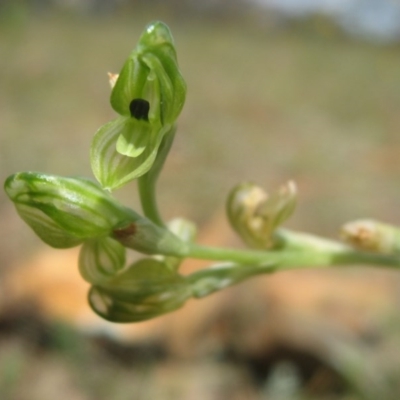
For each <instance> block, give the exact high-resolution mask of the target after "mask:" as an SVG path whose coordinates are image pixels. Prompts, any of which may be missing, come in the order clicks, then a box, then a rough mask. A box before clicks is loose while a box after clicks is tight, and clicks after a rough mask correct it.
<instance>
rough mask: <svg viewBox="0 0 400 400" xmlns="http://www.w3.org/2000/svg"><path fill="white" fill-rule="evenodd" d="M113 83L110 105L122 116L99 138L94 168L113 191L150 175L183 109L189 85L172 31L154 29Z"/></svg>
mask: <svg viewBox="0 0 400 400" xmlns="http://www.w3.org/2000/svg"><path fill="white" fill-rule="evenodd" d="M110 82H111V84H112V87H113V88H112V92H111V99H110V101H111V105H112V107H113V109H114V110H115V111H116V112H117V113H118V114H119V117H117V118H116V119H114V120H113V121H111V122H109V123H107V124H105V125H104V126H102V127H101V128H100V129H99V130H98V131H97V133H96V134H95V137H94V139H93V143H92V146H91V163H92V169H93V173H94V175H95V176H96V178H97V179H98V180H99V182H100V183H101V184H102V186H103V187H104V188H107V189H108V190H113V189H116V188H119V187H121V186H123V185H124V184H126V183H127V182H129V181H131V180H133V179H136V178H138V177H140V176H142V175H143V174H145V173H146V172H148V171H149V169H150V168H151V167H152V165H153V163H154V161H155V159H156V157H157V152H158V149H159V147H160V144H161V141H162V140H163V138H164V136H165V135H167V134H168V133H169V132H171V131H172V130H173V126H174V123H175V121H176V119H177V117H178V115H179V113H180V112H181V110H182V107H183V104H184V101H185V96H186V84H185V81H184V80H183V78H182V75H181V73H180V71H179V68H178V63H177V57H176V52H175V48H174V43H173V38H172V35H171V33H170V31H169V29H168V27H167V26H166V25H165V24H163V23H162V22H153V23H151V24H149V25H148V26H147V27H146V29H145V31H144V32H143V34H142V36H141V37H140V39H139V43H138V45H137V47H136V49H135V50H134V51H133V52H132V53H131V55H130V56H129V57H128V59H127V61H126V62H125V64H124V66H123V67H122V70H121V72H120V74H119V75H118V77H116V76H115V75H110Z"/></svg>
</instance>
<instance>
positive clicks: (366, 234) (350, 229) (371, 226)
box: [340, 219, 400, 255]
mask: <svg viewBox="0 0 400 400" xmlns="http://www.w3.org/2000/svg"><path fill="white" fill-rule="evenodd" d="M340 233H341V235H340V236H341V238H342V239H343V240H344V241H345V242H346V243H348V244H350V245H351V246H354V247H356V248H358V249H361V250H365V251H372V252H376V253H381V254H391V255H399V254H400V229H399V228H398V227H395V226H392V225H388V224H384V223H382V222H379V221H374V220H368V219H365V220H358V221H352V222H348V223H347V224H345V225H344V226H343V227H342V229H341V232H340Z"/></svg>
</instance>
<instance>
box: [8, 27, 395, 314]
mask: <svg viewBox="0 0 400 400" xmlns="http://www.w3.org/2000/svg"><path fill="white" fill-rule="evenodd" d="M110 83H111V86H112V92H111V105H112V107H113V109H114V110H115V111H116V112H117V113H118V116H117V118H115V119H114V120H112V121H111V122H108V123H107V124H105V125H104V126H102V127H101V128H100V129H99V130H98V131H97V133H96V134H95V136H94V139H93V142H92V146H91V152H90V156H91V164H92V169H93V172H94V175H95V177H96V178H97V180H98V182H99V184H98V183H95V182H93V181H91V180H89V179H87V178H71V177H69V178H65V177H59V176H53V175H47V174H43V173H36V172H21V173H17V174H14V175H12V176H10V177H9V178H8V179H7V180H6V182H5V190H6V192H7V194H8V196H9V197H10V199H11V200H12V201H13V202H14V204H15V206H16V209H17V212H18V213H19V215H20V216H21V218H22V219H23V220H24V221H25V222H26V223H27V224H28V225H29V226H30V227H31V228H32V229H33V230H34V231H35V232H36V234H37V235H38V236H39V237H40V238H41V239H42V240H43V241H44V242H46V243H47V244H49V245H51V246H53V247H57V248H67V247H73V246H77V245H82V248H81V253H80V257H79V270H80V273H81V275H82V277H83V279H85V280H87V281H88V282H89V283H90V284H91V285H92V286H91V289H90V292H89V303H90V305H91V307H92V308H93V310H94V311H95V312H96V313H98V314H99V315H101V316H102V317H103V318H105V319H108V320H110V321H114V322H134V321H142V320H145V319H149V318H153V317H156V316H158V315H161V314H164V313H167V312H170V311H173V310H176V309H178V308H179V307H181V306H182V305H183V304H184V303H185V301H186V300H187V299H188V298H190V297H196V298H201V297H204V296H207V295H209V294H211V293H213V292H215V291H218V290H222V289H224V288H226V287H228V286H231V285H234V284H236V283H239V282H241V281H243V280H245V279H247V278H249V277H252V276H255V275H258V274H264V273H272V272H278V271H282V270H285V269H294V268H302V267H313V268H323V267H329V266H333V265H348V264H368V265H376V266H379V265H381V266H386V267H394V268H398V267H400V258H399V256H398V253H399V239H398V238H399V231H398V229H397V228H395V227H392V226H389V225H385V224H382V223H379V222H375V221H356V222H352V223H350V224H347V225H345V226H344V228H343V232H342V237H343V238H344V239H345V242H346V243H340V242H336V241H332V240H327V239H323V238H320V237H317V236H313V235H309V234H306V233H297V232H293V231H290V230H287V229H284V228H281V225H282V224H283V222H285V220H287V218H289V217H290V215H291V214H292V212H293V211H294V208H295V203H296V197H297V189H296V186H295V184H294V183H293V182H289V183H287V184H285V185H283V187H282V188H281V189H280V190H278V191H277V192H276V193H274V194H272V195H268V194H267V193H265V192H264V191H263V189H261V188H260V187H258V186H256V185H254V184H251V183H245V184H240V185H238V186H237V187H236V188H234V189H233V190H232V192H231V193H230V194H229V196H228V201H227V214H228V218H229V221H230V223H231V225H232V227H233V228H234V230H235V231H236V232H237V233H238V234H239V236H240V237H241V238H242V239H243V241H244V242H245V244H246V245H247V246H248V247H249V248H250V249H248V250H239V249H229V248H215V247H205V246H200V245H198V244H196V243H195V236H196V227H195V225H194V224H193V223H192V222H190V221H187V220H184V219H182V218H179V219H175V220H173V221H171V222H169V223H168V224H167V223H166V222H164V220H163V218H162V216H161V215H160V212H159V210H158V207H157V197H156V183H157V178H158V176H159V174H160V172H161V170H162V168H163V164H164V162H165V160H166V157H167V156H168V152H169V150H170V148H171V145H172V143H173V139H174V135H175V132H176V120H177V118H178V116H179V114H180V112H181V110H182V107H183V105H184V101H185V94H186V85H185V82H184V80H183V78H182V76H181V74H180V71H179V68H178V63H177V56H176V51H175V47H174V43H173V39H172V36H171V34H170V31H169V29H168V28H167V26H166V25H164V24H163V23H161V22H154V23H151V24H149V25H148V26H147V27H146V29H145V31H144V32H143V34H142V36H141V38H140V40H139V43H138V45H137V47H136V48H135V50H134V51H133V52H132V53H131V54H130V56H129V57H128V59H127V61H126V62H125V64H124V66H123V67H122V70H121V72H120V74H119V75H113V74H110ZM133 180H137V182H138V190H139V195H140V200H141V204H142V209H143V215H140V214H138V213H137V212H135V211H134V210H132V209H130V208H128V207H126V206H124V205H122V204H120V203H119V202H118V201H117V200H116V199H115V198H114V197H113V196H112V195H111V191H112V190H114V189H117V188H120V187H122V186H124V185H126V184H128V183H130V182H131V181H133ZM127 248H129V249H134V250H136V251H138V252H141V253H143V254H145V255H147V256H146V257H145V258H143V259H141V260H139V261H137V262H135V263H133V264H131V265H127V262H126V249H127ZM186 258H201V259H207V260H210V261H214V262H215V261H217V262H222V263H221V264H215V265H212V266H210V267H209V268H206V269H204V270H201V271H198V272H196V273H193V274H191V275H187V276H184V275H182V274H180V273H179V267H180V265H181V263H182V261H183V260H184V259H186Z"/></svg>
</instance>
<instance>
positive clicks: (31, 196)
mask: <svg viewBox="0 0 400 400" xmlns="http://www.w3.org/2000/svg"><path fill="white" fill-rule="evenodd" d="M4 187H5V191H6V193H7V194H8V196H9V197H10V199H11V200H12V201H13V202H14V205H15V207H16V209H17V212H18V213H19V215H20V216H21V218H22V219H23V220H24V221H25V222H26V223H27V224H28V225H29V226H30V227H31V228H32V229H33V230H34V231H35V233H36V234H37V235H38V236H39V237H40V238H41V239H42V240H43V241H44V242H45V243H47V244H49V245H50V246H53V247H57V248H67V247H73V246H76V245H78V244H80V243H82V242H83V241H84V240H86V239H89V238H94V237H99V236H105V235H108V234H109V233H110V232H111V231H112V230H113V228H114V227H115V226H119V225H120V224H121V223H124V222H125V221H127V220H128V221H129V220H131V219H132V217H131V213H130V211H129V210H127V209H126V208H124V207H122V206H120V205H119V204H118V203H117V202H116V201H115V200H114V199H113V198H112V197H111V196H110V195H109V194H108V193H107V192H105V191H104V190H102V189H101V188H100V187H99V186H98V185H97V184H95V183H94V182H92V181H90V180H88V179H84V178H64V177H59V176H55V175H46V174H42V173H36V172H21V173H17V174H15V175H12V176H10V177H9V178H8V179H7V180H6V182H5V185H4Z"/></svg>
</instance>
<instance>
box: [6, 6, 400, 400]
mask: <svg viewBox="0 0 400 400" xmlns="http://www.w3.org/2000/svg"><path fill="white" fill-rule="evenodd" d="M0 10H1V11H0V178H1V179H0V180H1V181H4V179H5V178H6V177H7V176H8V175H10V174H12V173H14V172H16V171H21V170H38V171H44V172H48V173H55V174H62V175H88V176H91V170H90V164H89V159H88V151H89V146H90V141H91V138H92V136H93V134H94V132H95V131H96V129H97V128H98V127H99V126H101V125H102V124H103V123H105V122H107V121H108V120H110V119H111V118H113V116H114V113H113V111H112V110H111V107H110V105H109V103H108V96H109V91H110V88H109V85H108V82H107V75H106V72H108V71H112V72H117V71H118V70H119V69H120V67H121V65H122V63H123V61H124V59H125V57H126V56H127V54H128V53H129V51H130V50H131V49H132V48H133V46H134V45H135V43H136V40H137V38H138V36H139V34H140V32H141V30H142V29H143V27H144V26H145V24H146V23H147V22H149V21H150V20H153V19H162V20H164V21H165V22H166V23H168V24H169V26H170V27H171V29H172V31H173V34H174V37H175V41H176V46H177V50H178V57H179V62H180V66H181V69H182V72H183V74H184V76H185V79H186V81H187V84H188V96H187V102H186V105H185V108H184V110H183V112H182V115H181V116H180V119H179V131H178V135H177V138H176V142H175V143H174V147H173V149H172V152H171V155H170V158H169V159H168V162H167V164H166V167H165V169H164V171H163V173H162V176H161V179H160V183H159V198H160V202H161V206H162V210H163V213H164V215H165V216H166V217H167V218H172V217H174V216H177V215H182V216H185V217H187V218H190V219H193V220H194V221H195V222H196V223H197V224H198V225H199V227H200V240H201V241H203V242H204V243H205V242H207V243H209V244H215V245H225V246H226V245H240V244H239V243H238V241H237V239H235V237H234V236H233V235H232V234H231V233H230V232H229V229H228V227H227V224H226V222H225V220H224V218H223V214H224V210H223V208H224V202H225V197H226V195H227V193H228V191H229V189H230V188H231V187H232V186H234V185H235V184H236V183H238V182H240V181H243V180H252V181H254V182H257V183H259V184H261V185H263V186H264V187H265V188H266V189H273V188H274V187H276V186H277V185H279V184H281V183H283V182H285V181H287V180H288V179H294V180H295V181H296V182H297V184H298V187H299V191H300V194H299V203H298V208H297V211H296V213H295V215H294V216H293V217H292V218H291V220H290V221H289V223H288V226H289V227H291V228H293V229H297V230H303V231H308V232H312V233H317V234H320V235H325V236H328V237H336V236H337V232H338V231H339V227H340V226H341V225H342V224H343V223H344V222H347V221H348V220H350V219H356V218H360V217H373V218H375V219H380V220H383V221H387V222H391V223H394V224H398V223H399V222H400V208H399V207H398V204H399V200H400V183H398V176H399V172H400V160H399V158H400V157H399V155H400V135H399V132H400V113H399V109H400V72H399V71H400V69H399V66H400V48H399V46H398V45H395V44H391V45H386V46H376V45H373V44H368V43H365V42H362V41H359V40H354V39H349V38H346V37H345V36H344V35H343V34H342V33H341V32H340V31H339V30H338V29H337V28H336V27H335V26H334V25H333V24H331V23H330V22H329V21H327V20H326V19H324V18H319V17H315V18H310V19H309V20H308V21H302V22H299V23H294V22H292V23H291V24H287V23H285V24H282V23H281V21H280V20H279V19H277V20H276V19H274V18H272V17H271V16H269V15H268V14H265V15H264V14H263V15H260V14H259V13H257V12H253V11H251V10H249V11H248V12H245V13H241V14H240V15H230V17H229V18H228V17H227V16H225V15H223V14H222V13H219V14H215V15H213V16H210V15H206V14H203V13H199V12H196V11H192V12H191V13H186V14H183V13H182V10H180V9H179V8H175V7H173V6H168V4H167V3H165V4H164V5H163V4H161V3H157V5H156V6H154V7H153V8H150V7H145V6H144V3H143V2H138V6H137V7H126V8H125V9H124V12H119V13H118V12H117V13H115V14H112V15H107V14H104V15H97V16H93V15H85V14H80V15H77V14H73V13H69V12H64V13H54V12H48V11H42V12H41V13H31V12H30V11H27V10H26V9H24V8H20V9H19V8H18V7H16V8H12V9H8V10H7V12H6V11H5V9H0ZM117 196H118V197H119V198H120V199H121V201H124V202H125V203H126V204H128V205H131V206H132V207H135V208H138V200H137V196H136V189H135V186H134V185H129V186H128V187H127V188H124V189H122V190H121V191H119V192H117ZM0 218H1V224H0V230H1V237H2V240H1V241H0V281H1V291H2V293H1V294H2V304H1V309H0V312H1V314H0V394H1V395H0V398H1V399H7V400H36V399H41V400H47V399H53V398H57V399H60V400H63V399H73V400H81V399H83V400H86V399H88V400H91V399H96V400H97V399H100V400H101V399H114V400H119V399H121V400H122V399H157V400H158V399H161V400H163V399H188V400H191V399H193V400H195V399H196V400H197V399H206V400H207V399H212V400H214V399H215V400H220V399H233V400H235V399H262V400H266V399H269V400H279V399H285V400H292V399H327V400H328V399H335V400H336V399H341V400H353V399H360V398H361V399H364V398H367V399H385V400H391V399H393V400H394V399H398V398H399V396H400V385H399V383H398V382H399V380H400V379H399V378H400V363H399V361H398V360H399V359H400V350H399V349H400V318H399V316H398V310H399V305H400V299H399V293H400V273H397V272H395V271H386V270H378V269H366V268H362V266H360V267H357V268H355V267H353V268H349V269H343V270H340V271H332V270H330V271H319V272H312V271H303V272H293V273H281V274H276V275H274V276H271V277H263V278H257V279H254V280H252V281H250V282H247V283H244V284H242V285H240V286H238V287H237V288H232V289H229V290H227V291H226V292H224V293H221V294H215V295H213V296H211V297H210V298H209V299H204V300H201V301H196V302H194V301H193V302H191V303H190V304H189V305H188V306H186V307H185V308H184V309H183V310H182V311H178V312H176V313H174V314H171V316H167V317H163V318H159V319H157V320H154V321H152V322H151V323H144V324H139V325H136V326H125V327H119V326H118V327H117V326H115V325H113V328H111V327H110V326H106V325H100V322H99V320H97V319H96V318H94V316H93V315H92V314H91V313H90V311H89V310H87V308H85V307H86V306H85V291H86V287H85V286H84V284H83V283H82V281H80V280H79V279H77V275H76V257H77V252H76V251H75V250H72V251H71V252H69V251H58V252H57V253H55V252H53V251H52V250H50V249H48V248H47V247H46V246H45V245H43V244H42V243H41V242H40V241H39V240H38V239H37V238H35V237H34V235H33V233H32V232H31V231H30V230H29V228H28V227H26V226H25V225H24V224H23V223H22V222H21V221H20V219H19V218H18V217H17V214H16V212H15V210H14V208H13V206H12V205H11V204H10V202H9V201H8V200H7V199H6V198H5V196H4V194H2V193H0ZM52 266H54V268H53V270H52ZM196 267H197V265H194V264H189V265H187V268H196ZM53 279H54V280H53ZM25 295H26V296H27V297H26V298H25V297H24V296H25ZM29 296H31V297H30V298H29ZM17 298H18V299H19V300H18V304H17ZM21 299H24V301H23V302H22V304H21ZM14 300H15V301H14ZM34 300H36V301H37V302H38V303H39V305H40V307H39V308H38V307H36V306H35V304H34ZM41 311H42V312H41ZM63 318H64V319H63ZM77 327H78V328H80V329H77ZM90 329H98V330H103V331H108V332H111V334H113V335H115V336H116V337H117V338H119V340H117V341H112V340H110V339H105V338H97V339H92V338H90V337H88V336H87V335H85V334H82V331H88V330H90ZM130 338H131V339H130ZM121 339H123V342H121Z"/></svg>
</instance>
